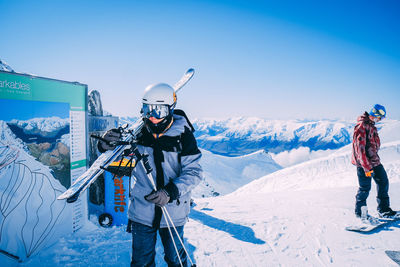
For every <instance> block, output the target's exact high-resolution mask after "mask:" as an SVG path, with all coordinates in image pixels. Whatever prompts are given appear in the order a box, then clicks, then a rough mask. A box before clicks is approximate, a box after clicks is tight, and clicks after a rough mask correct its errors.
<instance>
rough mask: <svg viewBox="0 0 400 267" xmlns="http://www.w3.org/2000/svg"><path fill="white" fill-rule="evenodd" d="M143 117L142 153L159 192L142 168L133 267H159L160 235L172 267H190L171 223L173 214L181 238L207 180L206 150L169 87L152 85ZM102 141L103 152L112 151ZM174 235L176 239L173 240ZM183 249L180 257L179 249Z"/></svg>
mask: <svg viewBox="0 0 400 267" xmlns="http://www.w3.org/2000/svg"><path fill="white" fill-rule="evenodd" d="M142 102H143V108H142V113H143V114H142V115H143V118H144V122H145V127H143V129H142V131H141V133H140V135H139V137H138V140H137V141H138V149H139V152H140V153H141V154H145V155H148V160H149V163H150V166H151V167H152V172H151V175H152V177H154V180H155V181H154V182H155V184H156V187H157V190H154V189H153V185H152V183H151V181H150V179H149V177H148V175H147V173H146V170H145V168H144V167H143V165H142V164H137V165H136V167H135V169H134V170H133V172H132V175H133V177H134V186H133V189H132V190H131V195H130V199H131V201H130V204H129V210H128V217H129V220H130V228H131V229H130V230H131V231H132V262H131V266H154V265H155V263H154V258H155V244H156V237H157V231H158V232H159V234H160V237H161V241H162V243H163V246H164V252H165V257H164V259H165V261H166V262H167V264H168V266H181V265H183V266H186V265H187V255H186V252H185V249H184V248H183V244H181V243H180V241H179V238H178V237H177V236H176V233H175V231H174V230H173V229H171V232H170V231H169V229H168V226H170V227H172V225H171V222H170V221H167V220H168V218H166V217H168V215H166V214H165V212H164V211H163V210H162V207H165V208H166V210H167V213H168V214H169V216H170V218H171V220H172V222H173V224H174V225H175V227H176V229H177V231H178V233H179V236H180V239H181V240H183V227H184V224H185V223H186V221H187V218H188V215H189V211H190V199H191V191H192V190H193V188H194V187H195V186H197V185H198V184H199V183H200V181H201V179H202V168H201V166H200V163H199V162H200V158H201V152H200V150H199V149H198V147H197V143H196V140H195V138H194V135H193V131H194V129H193V126H192V125H191V123H190V122H189V120H188V119H187V117H186V115H185V114H184V112H183V111H180V110H175V109H174V108H175V105H176V95H175V92H174V90H173V88H172V87H170V86H169V85H167V84H156V85H150V86H149V87H147V88H146V90H145V94H144V96H143V101H142ZM103 138H104V139H105V140H107V141H116V140H118V139H119V138H120V134H119V133H118V132H117V131H116V130H115V129H112V130H109V131H108V132H106V134H105V135H104V136H103ZM112 148H113V147H112V146H109V145H108V144H107V143H105V142H101V141H100V142H99V150H100V151H104V150H107V149H112ZM171 233H172V234H173V236H174V238H173V239H172V238H171ZM174 243H175V245H176V246H177V249H178V251H179V257H178V255H177V252H176V249H175V245H174Z"/></svg>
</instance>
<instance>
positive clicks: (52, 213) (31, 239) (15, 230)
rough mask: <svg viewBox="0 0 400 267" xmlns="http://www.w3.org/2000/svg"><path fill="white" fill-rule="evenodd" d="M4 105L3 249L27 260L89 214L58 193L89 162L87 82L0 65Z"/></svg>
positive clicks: (0, 105) (0, 167)
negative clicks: (10, 68)
mask: <svg viewBox="0 0 400 267" xmlns="http://www.w3.org/2000/svg"><path fill="white" fill-rule="evenodd" d="M0 109H1V112H0V231H1V232H0V252H3V255H7V256H8V257H13V258H15V259H18V260H23V259H26V258H28V257H30V256H31V255H33V254H34V253H35V252H37V251H39V250H40V249H41V248H43V247H45V246H46V244H47V245H48V244H50V243H53V242H55V241H56V240H57V239H58V238H59V237H60V236H62V235H63V234H66V233H71V232H72V231H76V230H77V229H79V228H80V227H81V226H82V225H83V223H84V222H85V220H86V215H87V202H86V201H85V200H86V198H85V197H81V198H80V200H78V201H77V202H75V203H74V204H68V205H67V204H66V203H65V201H59V200H57V199H56V198H57V196H58V195H60V194H61V193H62V192H63V191H65V190H66V189H67V188H68V187H69V186H70V185H71V183H73V182H74V180H75V179H77V178H78V177H79V176H80V175H81V174H82V173H83V172H85V170H86V168H87V164H88V162H87V151H86V148H87V146H86V143H87V123H86V118H87V86H86V85H84V84H80V83H76V82H73V83H71V82H65V81H60V80H54V79H47V78H42V77H35V76H30V75H25V74H18V73H11V72H4V71H0ZM82 200H83V201H82Z"/></svg>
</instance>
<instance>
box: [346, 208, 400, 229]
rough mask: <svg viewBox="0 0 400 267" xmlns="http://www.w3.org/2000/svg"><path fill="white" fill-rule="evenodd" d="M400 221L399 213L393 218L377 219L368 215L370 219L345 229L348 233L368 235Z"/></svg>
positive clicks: (363, 219)
mask: <svg viewBox="0 0 400 267" xmlns="http://www.w3.org/2000/svg"><path fill="white" fill-rule="evenodd" d="M399 220H400V212H397V214H396V215H394V216H393V217H391V218H377V217H374V216H371V215H368V218H362V219H360V223H359V224H354V225H349V226H347V227H346V228H345V229H346V230H347V231H353V232H362V233H368V232H371V231H373V230H375V229H378V228H380V227H383V226H386V225H388V224H390V223H392V222H395V221H399Z"/></svg>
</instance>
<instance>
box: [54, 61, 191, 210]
mask: <svg viewBox="0 0 400 267" xmlns="http://www.w3.org/2000/svg"><path fill="white" fill-rule="evenodd" d="M193 75H194V69H188V70H187V71H186V72H185V74H184V75H183V76H182V78H181V79H180V80H179V81H178V82H177V83H176V84H175V85H174V86H173V88H174V90H175V92H178V91H179V90H180V89H182V87H184V86H185V85H186V84H187V83H188V82H189V81H190V79H191V78H192V77H193ZM143 125H144V122H143V120H142V119H141V118H139V119H138V120H137V121H136V122H135V123H134V124H133V125H132V126H131V127H129V129H127V131H126V132H129V133H130V134H128V135H127V136H124V137H123V138H122V141H123V142H124V143H129V142H130V141H132V139H133V138H136V136H137V135H138V134H139V133H140V131H141V129H142V127H143ZM129 146H130V145H120V146H117V147H116V148H115V149H114V150H113V151H111V150H108V151H106V152H104V153H103V154H101V155H100V156H99V157H98V158H97V159H96V160H95V162H94V163H93V164H92V166H90V168H89V169H88V170H86V172H84V173H83V174H82V175H81V176H79V177H78V178H77V179H76V180H75V181H73V184H72V185H71V187H70V188H68V190H66V191H65V192H64V193H62V194H61V195H59V196H58V197H57V199H58V200H63V199H66V200H67V202H68V203H73V202H75V201H76V200H77V199H78V198H79V196H80V195H81V194H82V193H83V192H84V191H85V190H86V189H87V188H88V187H89V186H90V185H91V184H92V183H93V182H94V181H96V179H97V178H98V177H99V176H100V175H101V174H102V173H103V172H104V170H105V169H106V168H107V167H108V166H109V165H110V164H111V163H113V162H114V161H115V160H116V159H117V158H118V157H119V156H120V155H121V154H122V153H123V152H124V150H125V149H126V148H128V147H129Z"/></svg>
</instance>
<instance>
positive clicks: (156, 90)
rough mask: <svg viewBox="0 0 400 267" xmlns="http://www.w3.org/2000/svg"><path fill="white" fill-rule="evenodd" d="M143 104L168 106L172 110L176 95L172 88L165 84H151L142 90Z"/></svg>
mask: <svg viewBox="0 0 400 267" xmlns="http://www.w3.org/2000/svg"><path fill="white" fill-rule="evenodd" d="M142 103H143V104H152V105H168V106H170V107H171V108H174V107H175V105H176V94H175V90H174V88H172V87H171V86H170V85H168V84H166V83H157V84H151V85H149V86H147V87H146V89H145V90H144V95H143V99H142Z"/></svg>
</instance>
